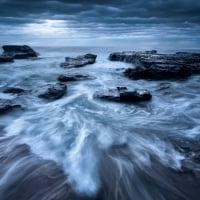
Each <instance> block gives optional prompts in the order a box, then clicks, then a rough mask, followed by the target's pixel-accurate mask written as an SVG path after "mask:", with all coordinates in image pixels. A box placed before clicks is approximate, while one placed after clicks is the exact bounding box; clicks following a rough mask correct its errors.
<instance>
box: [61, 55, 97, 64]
mask: <svg viewBox="0 0 200 200" xmlns="http://www.w3.org/2000/svg"><path fill="white" fill-rule="evenodd" d="M96 58H97V55H94V54H90V53H88V54H85V55H82V56H77V57H75V58H71V57H66V58H65V62H63V63H61V64H60V66H61V67H63V68H73V67H83V66H85V65H88V64H93V63H95V61H96Z"/></svg>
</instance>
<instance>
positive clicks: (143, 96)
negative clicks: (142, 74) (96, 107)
mask: <svg viewBox="0 0 200 200" xmlns="http://www.w3.org/2000/svg"><path fill="white" fill-rule="evenodd" d="M94 98H99V99H105V100H110V101H116V102H140V101H148V100H150V99H151V98H152V95H151V94H150V92H149V91H148V90H143V89H135V90H128V89H127V88H126V87H117V88H116V89H109V90H102V91H98V92H96V93H94Z"/></svg>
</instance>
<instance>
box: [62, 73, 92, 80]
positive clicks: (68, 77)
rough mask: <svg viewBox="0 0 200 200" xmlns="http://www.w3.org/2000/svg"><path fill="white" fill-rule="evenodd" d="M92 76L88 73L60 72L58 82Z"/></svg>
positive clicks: (84, 78)
mask: <svg viewBox="0 0 200 200" xmlns="http://www.w3.org/2000/svg"><path fill="white" fill-rule="evenodd" d="M91 78H92V77H91V76H90V75H88V74H78V73H74V74H62V75H60V76H59V77H58V80H59V81H60V82H68V81H80V80H86V79H91Z"/></svg>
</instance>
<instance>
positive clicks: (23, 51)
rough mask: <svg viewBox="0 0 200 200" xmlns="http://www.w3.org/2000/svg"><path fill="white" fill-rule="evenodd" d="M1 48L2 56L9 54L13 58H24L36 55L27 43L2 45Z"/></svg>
mask: <svg viewBox="0 0 200 200" xmlns="http://www.w3.org/2000/svg"><path fill="white" fill-rule="evenodd" d="M2 48H3V50H4V52H3V55H4V56H11V57H13V58H14V59H26V58H31V57H37V56H38V53H37V52H35V51H34V50H33V49H32V48H31V47H29V46H27V45H4V46H3V47H2Z"/></svg>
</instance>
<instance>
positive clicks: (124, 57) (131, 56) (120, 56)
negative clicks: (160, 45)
mask: <svg viewBox="0 0 200 200" xmlns="http://www.w3.org/2000/svg"><path fill="white" fill-rule="evenodd" d="M155 54H157V51H156V50H152V51H138V52H137V51H124V52H115V53H111V54H110V55H109V57H108V59H109V60H111V61H121V62H127V63H134V62H136V61H137V60H138V58H140V57H142V56H149V55H155Z"/></svg>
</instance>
